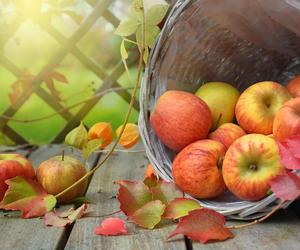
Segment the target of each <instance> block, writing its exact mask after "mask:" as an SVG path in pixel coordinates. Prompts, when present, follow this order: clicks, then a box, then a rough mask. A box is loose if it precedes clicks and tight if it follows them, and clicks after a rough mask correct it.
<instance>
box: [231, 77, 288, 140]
mask: <svg viewBox="0 0 300 250" xmlns="http://www.w3.org/2000/svg"><path fill="white" fill-rule="evenodd" d="M289 99H291V94H290V93H289V92H288V90H287V89H286V88H285V87H284V86H282V85H280V84H279V83H276V82H271V81H266V82H259V83H256V84H254V85H252V86H250V87H249V88H247V89H246V90H245V91H244V92H243V93H242V94H241V96H240V98H239V100H238V102H237V104H236V108H235V114H236V118H237V121H238V123H239V125H240V126H241V127H242V128H243V129H244V130H245V131H246V132H247V133H249V134H250V133H258V134H264V135H268V134H271V133H272V130H273V121H274V117H275V115H276V113H277V112H278V110H279V109H280V108H281V107H282V106H283V104H284V103H285V102H286V101H288V100H289Z"/></svg>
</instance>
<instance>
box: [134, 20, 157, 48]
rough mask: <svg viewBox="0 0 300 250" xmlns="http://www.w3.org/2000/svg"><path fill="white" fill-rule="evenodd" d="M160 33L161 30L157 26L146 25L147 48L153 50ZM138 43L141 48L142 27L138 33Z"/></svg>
mask: <svg viewBox="0 0 300 250" xmlns="http://www.w3.org/2000/svg"><path fill="white" fill-rule="evenodd" d="M159 32H160V28H159V27H157V26H156V25H146V27H145V46H148V47H149V48H153V46H154V43H155V40H156V38H157V36H158V34H159ZM136 41H137V43H138V45H139V46H140V47H142V46H143V34H142V26H139V27H138V29H137V31H136Z"/></svg>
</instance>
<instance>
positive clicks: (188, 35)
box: [139, 0, 300, 220]
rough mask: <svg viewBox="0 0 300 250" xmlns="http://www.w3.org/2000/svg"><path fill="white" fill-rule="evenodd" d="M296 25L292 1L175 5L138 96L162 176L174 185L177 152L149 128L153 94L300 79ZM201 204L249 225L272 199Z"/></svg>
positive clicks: (199, 0) (299, 15)
mask: <svg viewBox="0 0 300 250" xmlns="http://www.w3.org/2000/svg"><path fill="white" fill-rule="evenodd" d="M298 8H299V6H298ZM299 23H300V10H299V9H297V6H296V5H295V4H293V1H286V2H285V1H281V0H275V1H274V0H272V1H271V0H256V1H242V0H226V1H223V0H209V1H208V0H194V1H192V0H186V1H177V3H176V4H175V5H174V7H173V9H172V11H171V12H170V14H169V17H168V19H167V21H166V24H165V26H164V29H163V31H162V33H161V35H160V37H159V38H158V40H157V42H156V46H155V48H154V49H153V51H152V54H151V57H150V61H149V64H148V68H147V69H146V73H145V77H144V80H143V83H142V86H141V96H140V103H141V104H140V105H141V112H140V118H139V126H140V130H141V135H142V139H143V141H144V144H145V147H146V152H147V155H148V157H149V159H150V161H151V163H152V164H153V166H154V168H155V169H156V171H157V173H159V175H160V176H161V177H162V178H163V179H165V180H167V181H172V174H171V166H172V160H173V159H174V156H175V154H174V152H172V151H170V150H169V149H168V148H166V147H165V146H164V145H163V144H162V143H161V142H160V141H159V139H158V138H157V137H156V136H155V134H154V132H153V130H152V129H151V126H150V124H149V114H150V112H151V110H153V107H154V105H155V103H156V100H157V99H158V97H159V96H160V95H161V94H162V93H164V92H165V91H166V90H169V89H180V90H185V91H189V92H194V91H195V90H196V89H198V88H199V86H200V85H201V84H202V83H204V82H208V81H225V82H228V83H231V84H233V85H234V86H236V87H238V88H239V89H240V90H241V91H242V90H244V89H245V88H247V87H248V86H250V85H251V84H253V83H255V82H259V81H263V80H274V81H278V82H280V83H282V84H286V82H287V81H288V80H289V79H290V78H291V77H293V76H294V75H295V74H300V66H299V65H300V63H299V57H300V28H299ZM199 202H200V204H201V205H203V206H204V207H208V208H212V209H215V210H217V211H219V212H221V213H222V214H224V215H226V216H228V217H230V218H233V219H246V220H247V219H253V218H258V217H261V216H263V215H264V214H266V213H267V212H268V211H270V210H271V209H272V207H274V206H275V205H276V204H277V202H278V200H277V199H276V197H275V196H274V195H270V196H268V197H267V198H265V199H263V200H261V201H258V202H247V201H239V200H237V199H236V198H235V197H233V196H232V195H230V194H225V195H224V196H222V197H221V198H219V199H218V200H205V201H204V200H201V201H199ZM288 205H289V203H286V206H288Z"/></svg>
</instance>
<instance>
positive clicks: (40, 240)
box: [0, 145, 99, 250]
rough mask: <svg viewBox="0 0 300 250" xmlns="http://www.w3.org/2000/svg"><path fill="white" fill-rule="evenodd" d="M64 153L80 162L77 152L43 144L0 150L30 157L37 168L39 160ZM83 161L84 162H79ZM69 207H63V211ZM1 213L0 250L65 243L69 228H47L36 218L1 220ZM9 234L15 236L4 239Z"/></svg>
mask: <svg viewBox="0 0 300 250" xmlns="http://www.w3.org/2000/svg"><path fill="white" fill-rule="evenodd" d="M62 150H65V154H71V155H74V156H75V157H76V158H79V159H81V160H82V158H81V157H80V156H79V153H78V151H76V150H72V149H70V148H69V147H66V146H65V145H44V146H41V147H39V148H37V147H36V146H30V145H26V146H18V147H15V148H14V147H0V151H1V152H3V151H5V152H8V153H13V152H17V153H19V154H22V155H24V156H26V157H29V159H30V161H31V163H32V165H33V166H34V167H37V166H38V165H39V164H40V163H41V162H42V161H44V160H46V159H48V158H50V157H52V156H55V155H59V154H61V152H62ZM98 160H99V158H98V157H97V155H93V156H92V157H91V160H90V163H89V165H90V166H94V165H95V163H96V162H97V161H98ZM82 161H83V160H82ZM67 207H70V206H62V207H61V208H62V209H64V210H65V209H66V208H67ZM4 214H7V213H3V212H0V217H1V219H0V230H1V231H2V232H6V234H0V242H1V247H0V249H22V250H23V249H24V250H26V249H28V250H29V249H45V250H48V249H63V247H64V245H65V244H66V242H67V240H68V236H69V234H70V230H71V229H72V228H71V227H67V228H50V227H48V228H46V227H45V226H44V224H43V221H42V220H40V219H38V218H35V219H28V220H24V219H21V218H12V217H4ZM7 234H10V235H13V236H14V237H6V236H5V235H7Z"/></svg>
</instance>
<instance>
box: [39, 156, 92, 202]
mask: <svg viewBox="0 0 300 250" xmlns="http://www.w3.org/2000/svg"><path fill="white" fill-rule="evenodd" d="M85 174H86V169H85V167H84V166H83V165H82V164H81V162H80V161H79V160H77V159H75V158H73V157H70V156H64V157H62V156H55V157H52V158H50V159H48V160H46V161H44V162H42V163H41V164H40V165H39V167H38V168H37V170H36V177H37V180H38V182H39V183H40V184H41V185H42V186H43V188H44V189H45V190H46V191H47V192H48V193H49V194H52V195H56V194H58V193H60V192H62V191H63V190H65V189H66V188H68V187H69V186H71V185H72V184H73V183H75V182H76V181H78V180H79V179H80V178H81V177H83V176H84V175H85ZM87 183H88V182H87V180H85V181H83V182H81V183H80V184H78V185H77V186H76V187H74V188H73V189H71V190H70V191H68V192H67V193H66V194H64V195H63V196H61V197H59V198H58V202H60V203H67V202H69V201H71V200H73V199H74V198H76V197H80V196H82V195H83V194H84V192H85V190H86V187H87Z"/></svg>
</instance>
